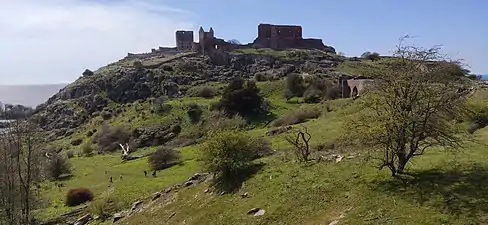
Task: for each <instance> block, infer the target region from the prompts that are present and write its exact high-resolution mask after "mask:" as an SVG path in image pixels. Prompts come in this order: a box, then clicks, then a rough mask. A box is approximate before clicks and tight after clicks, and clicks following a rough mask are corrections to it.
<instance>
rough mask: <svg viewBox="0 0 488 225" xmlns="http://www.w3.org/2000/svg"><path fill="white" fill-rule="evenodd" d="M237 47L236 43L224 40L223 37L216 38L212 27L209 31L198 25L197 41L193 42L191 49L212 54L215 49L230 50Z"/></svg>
mask: <svg viewBox="0 0 488 225" xmlns="http://www.w3.org/2000/svg"><path fill="white" fill-rule="evenodd" d="M235 48H238V46H237V45H235V44H232V43H229V42H226V41H225V40H224V39H221V38H216V37H215V32H214V30H213V28H212V27H210V29H209V31H205V30H204V29H203V27H200V29H199V31H198V43H193V50H194V51H196V52H201V53H203V54H212V53H213V52H215V51H217V50H221V51H232V50H233V49H235Z"/></svg>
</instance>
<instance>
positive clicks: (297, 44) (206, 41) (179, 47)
mask: <svg viewBox="0 0 488 225" xmlns="http://www.w3.org/2000/svg"><path fill="white" fill-rule="evenodd" d="M302 31H303V30H302V27H301V26H296V25H274V24H259V25H258V36H257V38H256V39H255V40H254V41H253V42H252V43H249V44H245V45H241V44H236V43H230V42H227V41H225V40H224V39H221V38H217V37H215V31H214V29H213V28H212V27H210V29H209V30H208V31H205V30H204V29H203V27H200V29H199V30H198V42H194V32H193V31H191V30H177V31H176V32H175V40H176V47H172V48H164V47H159V49H152V50H151V52H149V53H140V54H133V53H128V54H127V57H126V58H129V59H143V58H148V57H156V56H157V57H164V54H177V53H179V52H185V51H195V52H198V53H202V54H212V53H213V52H215V51H232V50H235V49H238V48H271V49H274V50H283V49H290V48H296V49H318V50H323V51H326V52H332V53H335V49H334V48H333V47H331V46H327V45H324V44H323V42H322V39H316V38H303V34H302ZM163 53H164V54H163Z"/></svg>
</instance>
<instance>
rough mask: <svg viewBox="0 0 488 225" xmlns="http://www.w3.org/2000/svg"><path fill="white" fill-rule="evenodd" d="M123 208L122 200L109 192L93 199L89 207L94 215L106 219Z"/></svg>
mask: <svg viewBox="0 0 488 225" xmlns="http://www.w3.org/2000/svg"><path fill="white" fill-rule="evenodd" d="M121 208H122V204H121V202H120V201H119V200H118V199H116V198H115V197H113V196H112V195H110V194H109V195H106V196H103V197H101V198H98V199H97V200H95V201H93V202H92V203H91V204H90V206H89V207H88V210H89V211H90V213H92V214H93V215H97V216H99V217H100V218H103V219H106V218H109V217H110V216H112V215H113V214H114V213H116V212H118V211H120V210H121Z"/></svg>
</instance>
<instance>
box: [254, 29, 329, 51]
mask: <svg viewBox="0 0 488 225" xmlns="http://www.w3.org/2000/svg"><path fill="white" fill-rule="evenodd" d="M302 30H303V29H302V27H301V26H296V25H274V24H259V25H258V37H257V38H256V39H255V40H254V42H253V43H252V45H253V47H255V48H271V49H287V48H299V49H300V48H301V49H320V50H325V51H330V52H335V49H334V48H333V47H330V46H326V45H324V43H323V42H322V39H316V38H303V35H302Z"/></svg>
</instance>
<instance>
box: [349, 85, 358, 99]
mask: <svg viewBox="0 0 488 225" xmlns="http://www.w3.org/2000/svg"><path fill="white" fill-rule="evenodd" d="M358 95H359V92H358V88H357V87H356V86H354V87H353V88H352V92H351V97H356V96H358Z"/></svg>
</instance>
